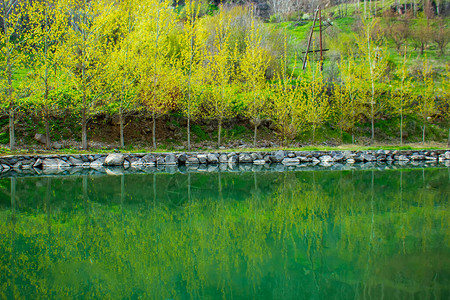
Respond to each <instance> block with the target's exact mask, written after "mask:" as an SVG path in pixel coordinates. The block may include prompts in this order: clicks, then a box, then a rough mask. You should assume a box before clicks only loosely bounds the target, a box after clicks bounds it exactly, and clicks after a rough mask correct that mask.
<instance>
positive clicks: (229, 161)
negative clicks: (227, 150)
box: [228, 155, 238, 164]
mask: <svg viewBox="0 0 450 300" xmlns="http://www.w3.org/2000/svg"><path fill="white" fill-rule="evenodd" d="M237 161H238V157H237V155H233V156H230V157H228V163H229V164H235V163H237Z"/></svg>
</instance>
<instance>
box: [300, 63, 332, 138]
mask: <svg viewBox="0 0 450 300" xmlns="http://www.w3.org/2000/svg"><path fill="white" fill-rule="evenodd" d="M320 64H321V62H318V63H317V64H314V63H311V64H309V65H308V69H307V72H308V75H309V76H304V77H303V80H302V91H301V93H300V98H299V101H300V102H301V103H300V105H301V106H302V107H304V110H305V113H306V114H305V117H306V119H305V121H306V123H307V124H308V125H309V126H311V128H312V143H313V144H314V142H315V135H316V129H317V128H318V127H319V126H321V125H322V124H323V123H325V121H326V120H327V119H328V116H329V112H330V109H329V99H328V95H327V91H326V87H325V84H324V81H323V73H322V71H321V70H320Z"/></svg>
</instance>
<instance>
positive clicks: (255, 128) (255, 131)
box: [253, 122, 258, 148]
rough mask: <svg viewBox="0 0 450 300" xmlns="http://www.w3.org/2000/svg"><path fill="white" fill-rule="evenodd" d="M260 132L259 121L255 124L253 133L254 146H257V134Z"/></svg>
mask: <svg viewBox="0 0 450 300" xmlns="http://www.w3.org/2000/svg"><path fill="white" fill-rule="evenodd" d="M257 132H258V125H257V122H255V124H254V133H253V147H254V148H256V134H257Z"/></svg>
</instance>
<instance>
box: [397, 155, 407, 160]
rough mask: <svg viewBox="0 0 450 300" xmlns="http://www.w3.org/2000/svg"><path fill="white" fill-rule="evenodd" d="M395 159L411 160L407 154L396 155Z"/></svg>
mask: <svg viewBox="0 0 450 300" xmlns="http://www.w3.org/2000/svg"><path fill="white" fill-rule="evenodd" d="M394 159H395V160H398V161H409V158H408V157H407V156H406V155H396V156H394Z"/></svg>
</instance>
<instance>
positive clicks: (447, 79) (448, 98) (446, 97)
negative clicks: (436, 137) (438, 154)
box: [442, 65, 450, 146]
mask: <svg viewBox="0 0 450 300" xmlns="http://www.w3.org/2000/svg"><path fill="white" fill-rule="evenodd" d="M442 97H443V103H442V106H443V109H442V111H443V113H444V115H445V119H446V120H447V122H450V66H449V65H447V69H446V72H445V76H444V78H443V80H442ZM447 146H450V127H449V129H448V140H447Z"/></svg>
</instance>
